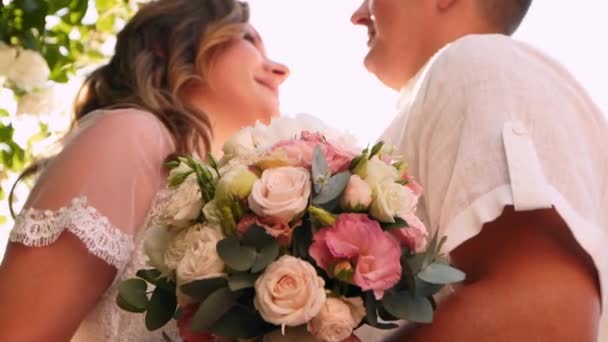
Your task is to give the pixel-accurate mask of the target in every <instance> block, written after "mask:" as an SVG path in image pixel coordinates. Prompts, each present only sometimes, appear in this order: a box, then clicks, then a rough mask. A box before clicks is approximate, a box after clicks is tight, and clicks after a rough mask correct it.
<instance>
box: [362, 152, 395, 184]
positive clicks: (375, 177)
mask: <svg viewBox="0 0 608 342" xmlns="http://www.w3.org/2000/svg"><path fill="white" fill-rule="evenodd" d="M365 173H366V175H365V181H366V182H367V184H369V185H370V186H371V187H372V188H373V187H375V186H376V185H377V184H379V183H386V182H389V181H390V182H394V181H396V180H398V179H399V172H398V171H397V169H396V168H394V167H393V166H391V165H388V164H386V163H385V162H383V161H382V160H380V159H378V157H374V158H372V159H371V160H369V161H368V162H367V171H366V172H365Z"/></svg>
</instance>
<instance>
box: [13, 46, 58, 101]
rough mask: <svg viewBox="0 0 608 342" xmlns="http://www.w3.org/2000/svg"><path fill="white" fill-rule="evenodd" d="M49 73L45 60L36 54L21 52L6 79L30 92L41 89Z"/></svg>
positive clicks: (29, 51) (30, 51) (31, 51)
mask: <svg viewBox="0 0 608 342" xmlns="http://www.w3.org/2000/svg"><path fill="white" fill-rule="evenodd" d="M50 73H51V71H50V69H49V66H48V64H47V63H46V60H45V59H44V57H42V56H41V55H40V54H39V53H38V52H36V51H33V50H21V51H19V55H18V56H17V59H16V60H15V62H14V63H13V64H12V65H11V67H10V69H9V71H8V73H7V77H8V78H9V79H10V80H11V81H13V83H15V85H16V86H17V87H19V88H20V89H23V90H25V91H31V90H33V89H35V88H39V87H42V86H43V85H44V84H45V83H46V82H47V81H48V79H49V75H50Z"/></svg>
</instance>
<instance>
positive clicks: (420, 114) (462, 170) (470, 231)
mask: <svg viewBox="0 0 608 342" xmlns="http://www.w3.org/2000/svg"><path fill="white" fill-rule="evenodd" d="M485 39H489V38H470V39H467V40H465V41H462V42H460V43H458V44H457V45H455V46H452V47H450V48H449V49H447V50H446V51H444V54H443V56H440V57H438V58H437V59H436V61H435V64H434V65H433V66H432V67H431V69H429V72H428V75H427V77H426V80H425V81H424V84H423V86H422V87H421V92H422V93H421V96H420V101H419V102H418V103H416V104H415V105H414V108H413V111H412V117H411V118H410V121H411V122H410V123H408V132H409V133H408V135H409V136H410V137H409V140H408V141H409V143H410V144H411V146H413V147H411V149H410V151H412V155H413V156H415V159H416V165H415V170H416V172H415V175H416V176H417V177H418V178H419V179H420V181H421V183H422V184H423V185H424V187H425V197H424V200H423V206H424V209H425V212H426V217H427V219H428V220H429V223H430V227H431V229H432V230H439V232H440V233H441V234H445V235H447V238H448V240H447V243H446V246H445V248H446V251H448V252H449V251H451V250H453V249H454V248H456V247H457V246H459V245H460V244H462V243H463V242H464V241H466V240H468V239H470V238H472V237H474V236H475V235H477V234H478V233H479V232H480V231H481V229H482V227H483V225H484V224H485V223H488V222H491V221H493V220H495V219H496V218H498V217H499V216H500V215H501V213H502V211H503V209H504V207H505V206H509V205H512V206H514V208H515V210H517V211H526V210H534V209H543V208H555V210H556V211H557V212H558V213H559V214H560V216H561V217H562V218H563V220H564V221H565V222H566V223H567V225H568V226H569V228H570V230H571V231H572V233H573V236H574V238H575V239H576V241H577V242H578V243H579V244H580V245H581V246H582V248H583V249H585V250H586V251H587V253H588V254H589V255H590V256H591V258H592V259H593V261H594V263H595V266H596V268H597V270H598V273H599V277H600V282H601V289H602V293H603V294H602V296H603V302H604V303H605V302H606V294H607V292H608V289H607V286H608V253H606V248H605V246H606V245H607V244H608V232H607V229H606V227H607V226H608V220H607V215H606V210H605V208H606V206H607V205H608V202H607V195H606V189H607V183H606V174H607V172H606V171H607V170H606V166H607V163H606V153H605V152H604V151H603V150H602V148H601V146H605V143H606V136H607V133H608V129H607V126H606V122H605V119H604V118H603V116H602V115H601V113H599V111H598V110H597V108H596V107H595V106H594V105H593V104H592V103H591V101H590V100H589V99H588V97H586V95H585V94H584V91H582V90H581V89H580V87H579V86H578V84H577V83H576V82H575V81H574V80H573V79H572V78H571V77H570V76H569V75H567V73H566V72H565V71H563V70H562V69H561V67H559V66H557V65H556V64H555V63H553V62H550V61H548V60H547V59H545V58H541V57H539V56H538V55H537V54H536V52H532V51H528V50H527V48H522V47H519V46H516V45H514V44H511V43H508V42H504V41H502V40H499V41H493V40H490V41H485ZM504 39H507V38H504ZM486 51H490V52H491V53H487V52H486Z"/></svg>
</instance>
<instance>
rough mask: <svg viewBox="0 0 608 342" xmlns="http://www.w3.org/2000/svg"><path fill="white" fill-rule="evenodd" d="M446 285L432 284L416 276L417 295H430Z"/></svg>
mask: <svg viewBox="0 0 608 342" xmlns="http://www.w3.org/2000/svg"><path fill="white" fill-rule="evenodd" d="M443 286H444V285H442V284H432V283H429V282H426V281H424V280H422V279H420V278H418V277H416V296H419V297H430V296H433V295H435V294H436V293H437V292H439V291H441V289H442V288H443Z"/></svg>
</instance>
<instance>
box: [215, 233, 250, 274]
mask: <svg viewBox="0 0 608 342" xmlns="http://www.w3.org/2000/svg"><path fill="white" fill-rule="evenodd" d="M217 253H218V254H219V256H220V258H222V260H223V261H224V263H225V264H226V265H227V266H228V267H230V268H231V269H233V270H235V271H247V270H249V269H250V268H251V267H252V266H253V264H254V263H255V260H256V257H257V253H256V251H255V250H254V249H253V248H251V247H247V246H241V245H240V243H239V240H238V239H237V238H236V236H230V237H228V238H226V239H224V240H222V241H220V242H218V244H217Z"/></svg>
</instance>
